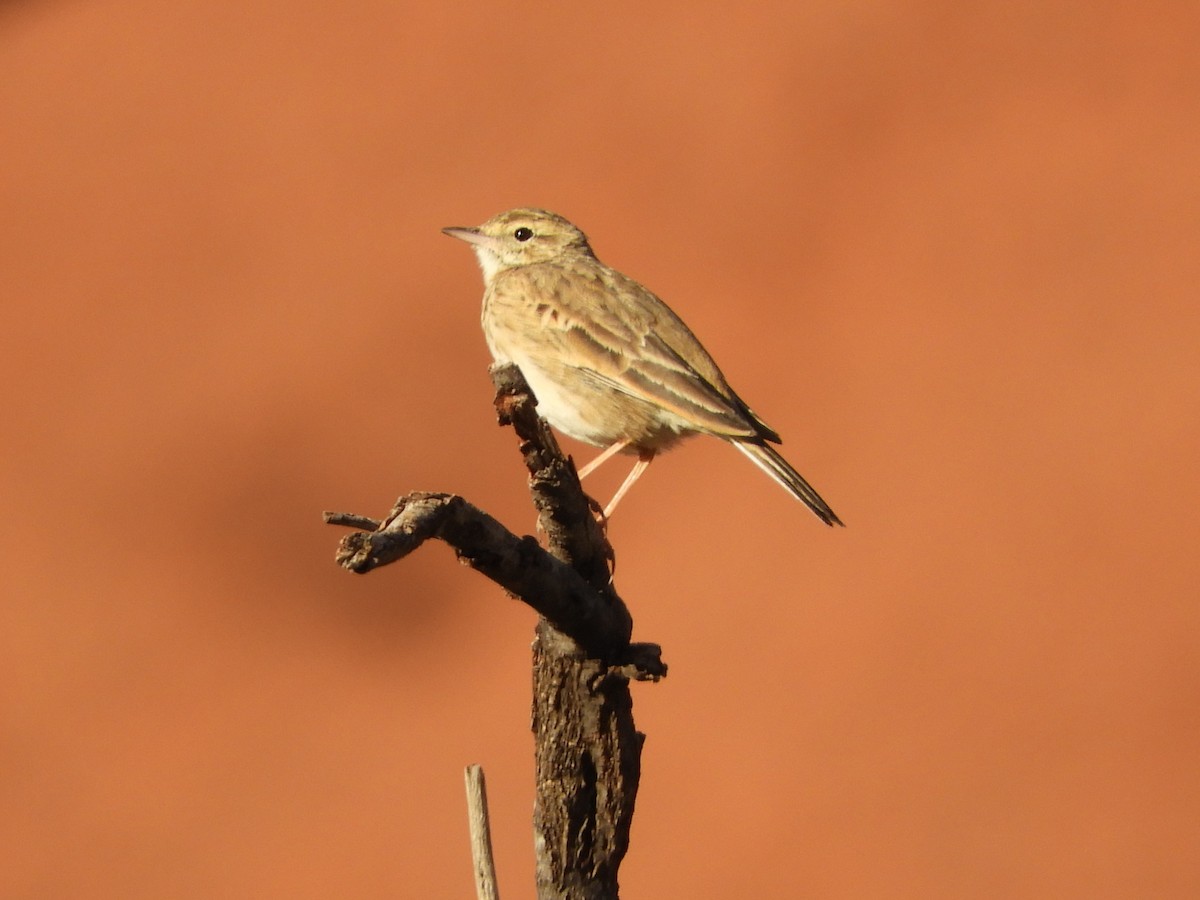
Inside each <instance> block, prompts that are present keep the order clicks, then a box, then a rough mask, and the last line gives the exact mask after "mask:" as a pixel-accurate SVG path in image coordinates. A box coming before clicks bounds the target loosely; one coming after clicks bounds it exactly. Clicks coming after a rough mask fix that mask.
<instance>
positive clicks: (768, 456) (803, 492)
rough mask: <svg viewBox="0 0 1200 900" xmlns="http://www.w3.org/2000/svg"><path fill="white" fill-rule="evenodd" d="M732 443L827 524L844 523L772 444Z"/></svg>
mask: <svg viewBox="0 0 1200 900" xmlns="http://www.w3.org/2000/svg"><path fill="white" fill-rule="evenodd" d="M731 443H732V444H733V446H735V447H737V448H738V449H739V450H741V451H742V452H743V453H745V454H746V455H747V456H748V457H750V461H751V462H753V463H754V464H755V465H756V466H758V467H759V468H760V469H762V470H763V471H764V472H766V473H767V474H768V475H770V476H771V477H772V478H774V479H775V480H776V481H778V482H779V483H780V484H782V485H783V486H784V487H785V488H787V489H788V490H789V491H791V492H792V494H793V495H795V497H796V498H797V499H798V500H802V501H803V502H804V504H805V505H806V506H807V507H808V508H809V509H811V510H812V511H813V513H814V514H816V517H817V518H818V519H820V520H821V521H822V522H824V523H825V524H826V525H841V524H842V520H841V519H839V518H838V517H837V513H835V512H834V511H833V510H832V509H830V508H829V504H828V503H826V502H825V501H824V500H822V499H821V495H820V494H818V493H817V492H816V491H815V490H813V486H812V485H811V484H809V483H808V482H807V481H805V480H804V477H803V476H802V475H801V474H800V473H799V472H797V471H796V470H795V469H793V468H792V467H791V465H790V464H789V463H788V461H787V460H786V459H784V458H783V457H782V456H780V455H779V451H778V450H776V449H775V448H774V447H772V446H771V445H770V444H767V443H762V444H753V443H747V442H743V441H732V442H731Z"/></svg>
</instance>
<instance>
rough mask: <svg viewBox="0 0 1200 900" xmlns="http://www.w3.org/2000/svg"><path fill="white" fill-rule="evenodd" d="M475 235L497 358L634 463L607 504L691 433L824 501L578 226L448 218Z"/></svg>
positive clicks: (554, 410) (541, 401)
mask: <svg viewBox="0 0 1200 900" xmlns="http://www.w3.org/2000/svg"><path fill="white" fill-rule="evenodd" d="M442 230H443V232H444V233H446V234H448V235H450V236H451V237H455V238H459V239H461V240H464V241H466V242H467V243H469V244H471V245H472V248H473V249H474V251H475V255H476V256H477V257H478V258H479V265H480V267H482V269H483V281H484V295H483V331H484V335H485V336H486V337H487V343H488V347H489V348H490V349H491V351H492V356H493V357H495V359H496V361H497V362H513V363H516V365H517V367H518V368H520V370H521V373H522V374H523V375H524V376H525V380H526V381H527V382H528V383H529V386H530V388H532V389H533V393H534V395H535V396H536V397H537V400H538V411H539V412H540V413H541V414H542V416H543V417H545V419H546V421H548V422H549V423H550V424H551V425H553V426H554V427H555V428H557V429H558V430H560V431H562V432H564V433H566V434H569V435H570V436H571V437H573V438H577V439H578V440H581V441H584V442H585V443H588V444H592V445H594V446H597V447H604V448H607V449H605V450H604V452H603V453H601V454H600V456H599V457H598V458H596V459H595V460H593V461H592V462H591V463H590V464H589V465H587V466H585V467H584V468H583V469H581V470H580V472H579V475H580V477H581V478H582V477H583V476H585V475H587V474H588V473H589V472H591V471H592V470H594V469H595V468H596V467H597V466H598V465H600V464H601V463H602V462H604V461H605V460H607V459H609V458H610V457H611V456H612V455H613V454H615V453H622V452H623V453H636V454H637V457H638V461H637V463H636V464H635V465H634V467H633V471H631V472H630V473H629V477H627V478H626V479H625V482H624V483H623V484H622V485H621V488H620V489H619V490H618V491H617V493H616V496H615V497H613V499H612V500H611V501H610V502H609V504H608V506H607V508H606V509H605V510H604V512H605V515H606V516H607V515H610V514H611V513H612V511H613V510H614V509H615V508H616V506H617V503H618V502H620V500H621V497H623V496H624V495H625V492H626V491H628V490H629V488H630V487H631V486H632V485H633V483H634V482H635V481H636V480H637V479H638V477H639V476H640V475H641V474H642V472H643V471H645V469H646V467H647V466H648V465H649V464H650V461H651V460H653V459H654V457H655V455H656V454H658V453H659V452H661V451H663V450H666V449H668V448H669V447H671V446H673V445H674V444H676V443H678V442H679V441H680V440H682V439H684V438H687V437H691V436H692V435H694V434H711V435H713V436H714V437H719V438H721V439H722V440H726V441H728V442H729V443H731V444H733V446H735V447H737V448H738V449H739V450H741V451H742V452H743V453H744V454H746V456H748V457H749V458H750V460H751V461H752V462H753V463H754V464H755V465H757V466H758V467H759V468H760V469H762V470H763V471H764V472H766V473H767V474H768V475H770V476H771V477H772V478H774V479H775V480H776V481H778V482H779V483H780V484H781V485H783V486H784V487H785V488H787V489H788V490H789V491H790V492H791V493H792V494H793V495H795V496H796V497H797V498H799V499H800V500H802V501H803V502H804V503H805V504H807V505H808V508H809V509H811V510H812V511H813V512H814V513H815V514H816V515H817V517H818V518H819V519H820V520H821V521H822V522H824V523H825V524H826V525H841V524H842V522H841V520H840V519H839V518H838V517H837V515H836V514H835V513H834V511H833V510H832V509H830V508H829V504H828V503H826V502H825V501H824V500H822V499H821V496H820V495H819V494H818V493H817V492H816V491H815V490H813V488H812V486H811V485H810V484H809V483H808V482H807V481H805V480H804V478H803V477H801V475H800V473H799V472H797V471H796V470H795V469H793V468H792V467H791V466H790V465H789V464H788V462H787V460H785V459H784V458H783V457H782V456H780V455H779V452H778V451H777V450H776V449H775V448H774V447H772V446H771V444H773V443H775V444H777V443H779V442H780V439H779V435H778V434H776V433H775V432H774V431H773V430H772V429H771V428H769V427H768V426H767V425H766V424H765V423H764V422H763V421H762V420H761V419H760V418H759V417H758V416H757V415H755V414H754V411H753V410H751V409H750V407H749V406H747V405H746V404H745V403H744V402H743V401H742V399H741V397H739V396H738V395H737V394H735V393H734V392H733V389H732V388H731V387H730V386H729V383H728V382H727V381H726V380H725V376H724V375H722V374H721V370H720V369H718V368H717V364H716V363H715V362H713V360H712V357H711V356H709V355H708V351H707V350H705V349H704V347H703V346H702V345H701V344H700V342H699V341H698V340H697V339H696V336H695V335H693V334H692V332H691V331H690V330H689V329H688V327H687V326H686V325H684V324H683V321H682V320H681V319H680V318H679V317H678V316H677V315H675V313H673V312H672V311H671V310H670V308H668V307H667V305H666V304H665V303H663V302H662V301H661V300H659V299H658V297H656V296H654V294H652V293H650V291H648V290H646V288H644V287H642V286H641V285H640V284H638V283H637V282H636V281H634V280H633V279H632V278H629V277H627V276H625V275H622V274H621V273H620V272H618V271H617V270H616V269H612V268H609V267H608V266H606V265H605V264H604V263H602V262H600V260H598V259H597V258H596V255H595V254H594V253H593V252H592V248H591V247H590V246H589V245H588V240H587V237H586V236H585V235H584V233H583V232H582V231H580V230H579V229H578V228H576V227H575V226H574V225H572V224H571V223H570V222H568V221H567V220H566V219H564V218H563V217H562V216H559V215H555V214H554V213H552V212H548V211H546V210H543V209H513V210H509V211H508V212H504V213H501V214H500V215H498V216H496V217H495V218H492V219H489V220H488V221H486V222H484V223H483V224H482V225H480V226H479V227H477V228H444V229H442Z"/></svg>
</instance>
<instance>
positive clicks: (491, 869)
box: [464, 763, 500, 900]
mask: <svg viewBox="0 0 1200 900" xmlns="http://www.w3.org/2000/svg"><path fill="white" fill-rule="evenodd" d="M464 774H465V776H466V781H467V820H468V822H469V823H470V826H471V859H472V860H473V861H474V863H475V894H476V896H478V898H479V900H500V889H499V888H498V887H497V886H496V862H495V860H494V859H493V858H492V826H491V823H490V822H489V820H488V808H487V785H486V783H485V782H484V779H483V767H482V766H480V765H479V764H477V763H473V764H472V765H469V766H467V770H466V772H465V773H464Z"/></svg>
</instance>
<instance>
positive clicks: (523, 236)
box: [513, 226, 533, 243]
mask: <svg viewBox="0 0 1200 900" xmlns="http://www.w3.org/2000/svg"><path fill="white" fill-rule="evenodd" d="M513 237H515V238H516V239H517V240H518V241H520V242H521V243H525V241H527V240H529V239H530V238H531V237H533V229H531V228H525V227H524V226H522V227H521V228H518V229H517V230H516V231H514V232H513Z"/></svg>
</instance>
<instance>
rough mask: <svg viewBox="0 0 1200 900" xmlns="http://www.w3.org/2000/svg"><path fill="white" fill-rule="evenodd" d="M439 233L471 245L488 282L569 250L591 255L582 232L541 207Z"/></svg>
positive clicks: (517, 211) (505, 214)
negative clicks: (473, 225)
mask: <svg viewBox="0 0 1200 900" xmlns="http://www.w3.org/2000/svg"><path fill="white" fill-rule="evenodd" d="M442 232H443V233H444V234H448V235H450V237H456V238H458V239H459V240H463V241H466V242H467V243H468V244H471V245H472V248H473V249H474V250H475V255H476V256H478V257H479V265H480V267H481V268H482V269H483V280H484V282H487V283H490V282H491V280H492V278H493V277H494V276H495V275H496V273H498V272H501V271H503V270H504V269H513V268H517V267H519V266H532V265H536V264H537V263H544V262H550V261H552V260H555V259H559V258H561V257H563V256H565V255H569V254H572V253H581V254H584V255H587V256H591V255H592V250H591V247H589V246H588V242H587V236H586V235H585V234H584V233H583V232H582V231H580V230H579V229H578V228H576V227H575V226H574V225H572V224H571V223H570V222H568V221H567V220H566V219H564V218H563V217H562V216H560V215H556V214H555V213H552V212H549V211H548V210H544V209H533V208H523V209H510V210H509V211H508V212H502V213H500V215H498V216H493V217H492V218H490V219H488V220H487V221H486V222H484V223H483V224H482V225H480V226H479V227H477V228H459V227H456V228H443V229H442Z"/></svg>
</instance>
